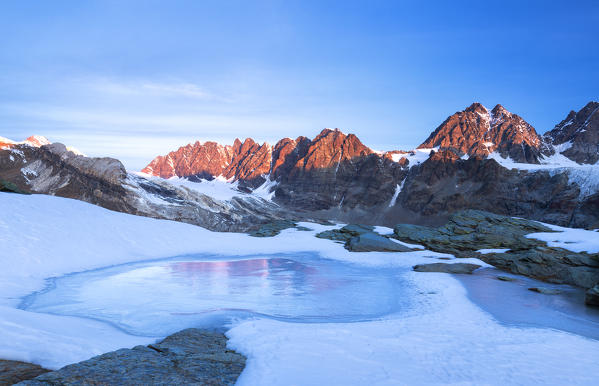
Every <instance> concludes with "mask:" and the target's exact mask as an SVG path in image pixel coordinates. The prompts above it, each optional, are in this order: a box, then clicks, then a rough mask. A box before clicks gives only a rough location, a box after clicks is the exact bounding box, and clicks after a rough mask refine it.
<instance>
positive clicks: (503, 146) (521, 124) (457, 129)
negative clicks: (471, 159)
mask: <svg viewBox="0 0 599 386" xmlns="http://www.w3.org/2000/svg"><path fill="white" fill-rule="evenodd" d="M418 148H419V149H424V148H436V149H438V150H450V151H453V152H455V153H456V154H457V155H459V156H463V155H468V156H479V157H487V156H488V155H489V154H491V153H493V152H498V153H499V154H500V155H501V156H502V157H504V158H507V157H509V158H511V159H513V160H514V161H516V162H524V163H538V162H539V157H540V156H541V152H542V150H543V146H542V140H541V137H540V136H539V135H538V134H537V132H536V131H535V129H534V127H532V126H531V125H530V124H529V123H527V122H526V121H525V120H524V119H522V118H521V117H520V116H518V115H516V114H513V113H511V112H509V111H507V110H506V109H505V108H504V107H503V106H502V105H496V106H495V107H494V108H493V110H489V109H487V108H486V107H484V106H483V105H482V104H480V103H473V104H472V105H470V106H469V107H468V108H467V109H465V110H463V111H459V112H457V113H455V114H453V115H451V116H449V117H448V118H447V119H446V120H445V121H444V122H443V123H442V124H441V125H440V126H439V127H437V128H436V129H435V131H433V132H432V133H431V135H430V136H429V137H428V138H427V139H426V141H424V142H423V143H422V144H421V145H420V146H418Z"/></svg>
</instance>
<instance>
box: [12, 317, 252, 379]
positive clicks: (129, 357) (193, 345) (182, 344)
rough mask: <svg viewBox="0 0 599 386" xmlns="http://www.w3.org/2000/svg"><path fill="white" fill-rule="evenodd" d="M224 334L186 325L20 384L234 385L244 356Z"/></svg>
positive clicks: (243, 364) (243, 361) (243, 365)
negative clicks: (158, 338)
mask: <svg viewBox="0 0 599 386" xmlns="http://www.w3.org/2000/svg"><path fill="white" fill-rule="evenodd" d="M226 343H227V338H226V337H225V336H224V335H223V334H218V333H213V332H208V331H203V330H198V329H193V328H191V329H187V330H183V331H180V332H178V333H176V334H173V335H171V336H169V337H167V338H166V339H164V340H163V341H161V342H160V343H157V344H154V345H149V346H147V347H146V346H137V347H134V348H132V349H121V350H117V351H113V352H110V353H107V354H102V355H100V356H97V357H94V358H91V359H89V360H87V361H83V362H80V363H76V364H72V365H68V366H65V367H63V368H62V369H60V370H57V371H53V372H50V373H46V374H44V375H41V376H39V377H37V378H35V379H32V380H29V381H25V382H21V383H20V385H67V384H88V385H92V384H93V385H124V384H129V385H130V384H138V385H158V384H160V385H233V384H235V382H236V381H237V378H238V377H239V375H240V374H241V372H242V371H243V368H244V367H245V357H243V356H242V355H241V354H238V353H236V352H234V351H231V350H228V349H227V347H226Z"/></svg>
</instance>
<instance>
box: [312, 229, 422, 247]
mask: <svg viewBox="0 0 599 386" xmlns="http://www.w3.org/2000/svg"><path fill="white" fill-rule="evenodd" d="M316 237H318V238H321V239H328V240H333V241H338V242H341V243H344V244H345V249H347V250H348V251H352V252H410V251H412V250H413V249H411V248H408V247H406V246H405V245H401V244H399V243H397V242H395V241H392V240H389V239H388V238H387V237H385V236H381V235H380V234H378V233H376V232H374V227H372V226H370V225H362V224H349V225H346V226H344V227H343V228H339V229H333V230H330V231H324V232H320V233H318V234H317V235H316Z"/></svg>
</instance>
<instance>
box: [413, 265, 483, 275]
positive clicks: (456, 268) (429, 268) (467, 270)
mask: <svg viewBox="0 0 599 386" xmlns="http://www.w3.org/2000/svg"><path fill="white" fill-rule="evenodd" d="M478 268H480V265H478V264H468V263H453V264H451V263H431V264H418V265H415V266H414V267H412V269H413V270H414V271H416V272H444V273H454V274H471V273H472V272H474V271H475V270H477V269H478Z"/></svg>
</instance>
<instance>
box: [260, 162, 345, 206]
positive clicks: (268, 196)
mask: <svg viewBox="0 0 599 386" xmlns="http://www.w3.org/2000/svg"><path fill="white" fill-rule="evenodd" d="M337 167H339V165H337ZM277 185H278V182H277V181H273V180H271V179H270V174H269V175H267V176H266V181H264V183H263V184H262V185H260V186H258V187H257V188H256V189H254V190H253V191H252V194H253V195H256V196H258V197H261V198H263V199H265V200H267V201H272V199H273V197H274V196H275V190H276V188H277Z"/></svg>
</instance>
